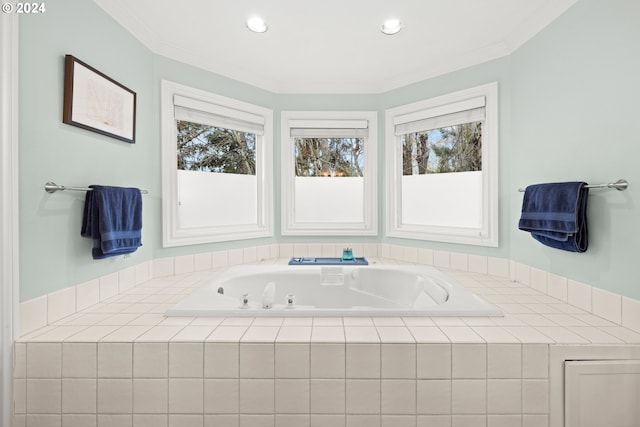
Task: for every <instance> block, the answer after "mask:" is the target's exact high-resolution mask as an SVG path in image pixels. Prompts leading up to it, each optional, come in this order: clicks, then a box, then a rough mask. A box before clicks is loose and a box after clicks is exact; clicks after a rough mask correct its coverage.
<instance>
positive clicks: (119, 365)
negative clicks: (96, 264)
mask: <svg viewBox="0 0 640 427" xmlns="http://www.w3.org/2000/svg"><path fill="white" fill-rule="evenodd" d="M383 253H384V251H383ZM452 258H453V257H451V258H450V260H451V259H452ZM434 260H435V254H434ZM271 262H286V260H285V259H280V260H278V261H271ZM467 263H468V264H467V268H466V270H471V268H470V267H471V264H472V262H471V261H470V258H467ZM505 264H506V269H505ZM177 265H178V263H177V260H176V261H174V262H173V263H172V266H173V267H172V268H175V266H177ZM498 265H499V266H500V267H499V268H500V270H501V271H502V272H503V273H504V272H507V274H506V275H505V274H499V275H498V276H503V277H496V276H495V275H489V274H486V273H488V272H487V271H483V272H469V271H456V270H452V271H449V273H450V274H451V275H453V276H454V277H456V278H457V279H458V280H460V281H461V282H462V283H463V284H464V285H465V286H467V287H469V288H472V289H473V291H474V292H476V293H478V294H480V295H482V296H483V297H484V298H486V299H487V300H489V301H490V302H492V303H494V304H497V305H499V306H500V307H501V308H502V309H503V310H504V312H505V317H501V318H500V317H498V318H486V317H481V318H287V319H282V318H256V319H253V318H227V319H222V318H165V317H164V316H163V315H162V313H163V312H164V311H165V309H166V308H167V307H169V306H171V305H172V304H173V303H174V302H175V301H177V300H178V299H180V298H181V297H182V296H183V295H185V294H187V293H189V292H191V291H192V290H193V289H195V287H197V286H198V282H199V281H200V280H201V279H203V278H207V277H209V276H211V275H212V274H215V273H212V272H210V271H207V272H184V273H178V274H174V275H171V276H166V277H159V278H154V279H151V280H148V281H146V282H144V283H142V284H140V285H138V286H136V287H133V288H131V289H128V290H126V291H125V292H124V293H123V294H121V295H116V296H113V297H110V298H108V299H106V300H104V301H102V302H100V303H98V304H96V305H94V306H92V307H89V308H87V309H85V310H83V311H81V312H78V313H75V314H73V315H71V316H68V317H65V318H63V319H60V320H58V321H56V322H54V323H53V324H51V325H49V326H46V327H44V328H41V329H39V330H37V331H34V332H32V333H30V334H28V335H26V336H24V337H22V338H21V339H20V340H19V341H18V342H17V343H16V345H15V355H16V358H15V359H16V366H15V413H16V417H15V419H16V426H20V427H22V426H65V427H67V426H71V427H73V426H99V427H111V426H114V427H119V426H128V427H130V426H135V427H146V426H167V427H168V426H181V427H182V426H184V427H190V426H198V427H203V426H207V427H209V426H220V427H226V426H234V427H238V426H242V427H253V426H256V427H258V426H279V427H280V426H281V427H285V426H296V427H298V426H303V427H304V426H313V427H322V426H331V427H336V426H349V427H355V426H384V427H386V426H389V427H390V426H394V427H403V426H412V427H424V426H434V427H439V426H447V427H449V426H453V427H465V426H473V427H478V426H488V427H504V426H518V427H538V426H548V425H549V424H548V422H549V416H548V414H549V407H550V401H549V390H550V388H549V372H550V362H549V355H550V349H551V348H552V347H553V346H556V345H557V344H567V345H574V346H576V347H578V346H585V345H588V346H592V345H597V346H598V347H601V348H602V347H603V346H604V347H611V348H619V347H621V346H634V347H637V345H638V344H640V333H638V332H634V331H632V330H631V329H628V328H625V327H623V326H620V325H618V324H616V323H614V322H611V321H609V320H606V319H604V318H602V317H599V316H596V315H594V314H592V313H589V312H588V311H587V310H584V309H582V308H579V307H576V306H575V305H570V304H568V303H567V302H565V301H562V300H560V299H556V298H553V297H550V296H548V295H546V294H544V293H542V292H541V291H540V290H537V289H534V287H530V286H528V285H527V284H523V283H518V282H514V281H512V280H510V279H509V277H505V276H508V271H509V263H508V262H506V263H500V262H499V261H494V267H492V268H494V269H495V268H498V267H496V266H498ZM516 266H517V265H516ZM160 267H162V266H161V265H160V264H157V263H154V265H153V271H154V276H155V275H156V274H155V273H156V272H157V271H158V270H157V268H160ZM449 267H456V265H453V263H450V264H449ZM164 268H165V269H164V270H161V271H168V269H169V268H168V264H166V266H165V267H164ZM523 270H525V269H524V268H523V267H517V268H516V269H515V270H514V271H515V273H516V275H517V274H520V278H521V279H522V276H523V275H524V272H523ZM178 271H179V270H178ZM191 271H193V270H191ZM175 272H176V270H174V271H173V273H175ZM535 274H536V273H532V270H529V271H528V272H527V275H528V277H529V278H531V277H534V276H535ZM529 284H531V283H529Z"/></svg>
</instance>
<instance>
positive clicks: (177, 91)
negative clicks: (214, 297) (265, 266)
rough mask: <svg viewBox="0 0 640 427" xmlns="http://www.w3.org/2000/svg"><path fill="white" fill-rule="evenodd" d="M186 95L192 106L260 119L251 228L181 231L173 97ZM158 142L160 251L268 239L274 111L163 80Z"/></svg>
mask: <svg viewBox="0 0 640 427" xmlns="http://www.w3.org/2000/svg"><path fill="white" fill-rule="evenodd" d="M176 96H178V97H186V98H189V99H191V100H193V104H194V105H202V106H203V107H205V108H207V109H209V110H210V111H217V112H219V114H221V115H226V116H228V117H231V118H232V119H236V120H243V119H245V118H246V117H248V116H260V117H262V119H263V121H264V135H262V136H258V140H257V143H256V146H257V148H256V157H257V158H256V166H257V167H256V175H257V181H258V200H257V206H258V220H257V223H256V224H250V225H230V226H220V227H180V226H179V223H178V190H177V189H178V182H177V181H178V178H177V171H178V162H177V151H176V143H177V141H176V138H177V130H176V121H175V116H174V97H176ZM160 105H161V108H162V112H161V129H162V130H161V138H162V245H163V247H171V246H182V245H195V244H201V243H212V242H223V241H229V240H241V239H254V238H261V237H270V236H273V214H272V211H273V204H272V199H273V180H272V176H273V166H272V165H273V154H272V153H273V149H272V146H273V111H272V110H270V109H268V108H264V107H260V106H257V105H253V104H249V103H246V102H242V101H238V100H235V99H232V98H227V97H224V96H221V95H217V94H213V93H210V92H207V91H204V90H200V89H195V88H191V87H188V86H185V85H181V84H178V83H174V82H170V81H167V80H163V81H162V82H161V104H160Z"/></svg>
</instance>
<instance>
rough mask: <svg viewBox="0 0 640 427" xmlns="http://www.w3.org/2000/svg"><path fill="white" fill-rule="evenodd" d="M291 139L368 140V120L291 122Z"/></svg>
mask: <svg viewBox="0 0 640 427" xmlns="http://www.w3.org/2000/svg"><path fill="white" fill-rule="evenodd" d="M288 124H289V129H290V133H291V135H290V136H291V138H367V137H368V136H369V122H368V121H367V120H289V122H288Z"/></svg>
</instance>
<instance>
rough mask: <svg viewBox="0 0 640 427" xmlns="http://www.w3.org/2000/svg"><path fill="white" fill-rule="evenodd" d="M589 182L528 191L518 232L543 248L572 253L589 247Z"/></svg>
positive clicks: (565, 183) (538, 185)
mask: <svg viewBox="0 0 640 427" xmlns="http://www.w3.org/2000/svg"><path fill="white" fill-rule="evenodd" d="M585 185H586V183H585V182H557V183H550V184H537V185H530V186H528V187H527V189H526V190H525V193H524V198H523V200H522V214H521V216H520V222H519V223H518V228H519V229H520V230H524V231H529V232H531V236H532V237H533V238H534V239H536V240H537V241H539V242H540V243H542V244H545V245H547V246H550V247H552V248H556V249H562V250H565V251H570V252H585V251H586V250H587V247H588V243H589V242H588V229H587V199H588V196H589V189H588V188H587V187H585Z"/></svg>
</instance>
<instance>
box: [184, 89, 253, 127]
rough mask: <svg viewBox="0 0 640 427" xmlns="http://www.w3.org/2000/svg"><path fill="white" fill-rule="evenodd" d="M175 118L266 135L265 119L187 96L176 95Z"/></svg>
mask: <svg viewBox="0 0 640 427" xmlns="http://www.w3.org/2000/svg"><path fill="white" fill-rule="evenodd" d="M173 105H174V117H175V119H176V120H184V121H187V122H191V123H200V124H203V125H208V126H214V127H219V128H224V129H233V130H239V131H241V132H247V133H254V134H256V135H263V134H264V117H262V116H260V115H257V114H253V113H248V112H246V111H242V110H236V109H234V108H229V107H223V106H222V105H217V104H212V103H209V102H205V101H200V100H197V99H193V98H188V97H185V96H180V95H174V97H173Z"/></svg>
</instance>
